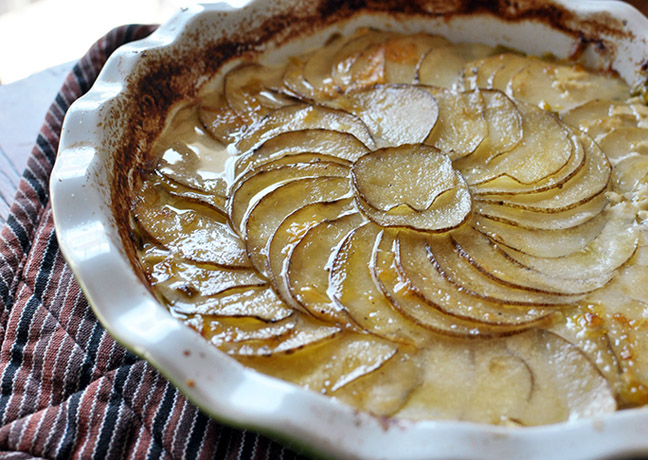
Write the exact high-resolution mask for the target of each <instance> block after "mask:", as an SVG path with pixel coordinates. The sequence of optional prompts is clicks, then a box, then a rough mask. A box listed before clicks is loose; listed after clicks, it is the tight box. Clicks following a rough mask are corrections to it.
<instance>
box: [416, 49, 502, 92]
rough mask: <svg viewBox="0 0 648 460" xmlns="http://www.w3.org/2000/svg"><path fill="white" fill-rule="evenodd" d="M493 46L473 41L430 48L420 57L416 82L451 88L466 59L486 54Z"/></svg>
mask: <svg viewBox="0 0 648 460" xmlns="http://www.w3.org/2000/svg"><path fill="white" fill-rule="evenodd" d="M492 52H493V48H491V47H490V46H486V45H481V44H474V43H462V44H457V45H449V46H442V47H437V48H432V49H431V50H430V51H428V52H427V53H426V54H425V56H423V58H422V59H421V61H420V63H419V66H418V68H417V70H416V80H415V81H416V83H420V84H423V85H430V86H440V87H441V88H448V89H451V88H452V87H453V86H454V85H455V82H456V80H457V76H458V75H459V74H460V72H461V70H462V69H463V68H464V66H465V65H466V63H467V62H468V61H472V60H474V59H479V58H482V57H485V56H488V55H489V54H491V53H492Z"/></svg>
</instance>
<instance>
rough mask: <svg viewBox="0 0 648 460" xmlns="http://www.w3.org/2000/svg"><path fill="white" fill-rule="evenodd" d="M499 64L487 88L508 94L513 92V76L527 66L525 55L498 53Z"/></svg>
mask: <svg viewBox="0 0 648 460" xmlns="http://www.w3.org/2000/svg"><path fill="white" fill-rule="evenodd" d="M500 56H501V57H499V58H498V63H499V64H500V65H499V67H498V68H497V70H496V71H495V74H494V75H493V76H492V77H491V78H490V84H489V88H491V89H498V90H500V91H502V92H504V93H506V94H508V95H509V96H510V95H511V94H512V93H513V89H512V88H511V86H512V81H513V78H514V77H515V76H516V75H517V74H518V73H520V72H521V71H522V70H523V69H524V68H525V67H526V66H527V57H526V56H522V55H519V54H514V53H505V54H502V55H500Z"/></svg>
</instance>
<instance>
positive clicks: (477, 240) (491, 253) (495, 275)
mask: <svg viewBox="0 0 648 460" xmlns="http://www.w3.org/2000/svg"><path fill="white" fill-rule="evenodd" d="M450 238H451V240H452V242H453V243H454V245H455V251H456V252H457V254H459V256H460V257H461V258H462V259H464V260H466V261H468V263H470V264H471V265H472V266H473V267H475V268H476V269H477V270H478V271H479V272H480V273H482V274H483V275H485V276H487V277H488V278H490V279H491V280H493V281H496V282H497V283H500V284H503V285H505V286H509V287H512V288H514V289H523V290H527V291H531V292H540V293H545V294H564V295H574V294H586V293H588V292H592V291H594V290H596V289H598V288H600V287H602V286H604V285H605V284H606V283H607V282H608V281H609V280H610V276H611V275H610V274H609V273H606V274H604V275H602V276H598V277H591V278H581V279H575V280H571V279H564V278H558V277H555V276H551V275H549V274H545V273H540V272H537V271H535V270H529V269H528V268H527V267H524V266H522V265H520V264H518V263H516V262H514V261H513V260H511V259H510V258H509V257H508V256H506V254H505V253H504V252H502V251H500V250H499V248H498V246H497V245H496V244H495V243H493V242H492V241H491V240H490V239H489V238H488V237H487V236H486V235H483V234H480V233H479V232H477V231H476V230H472V229H463V231H457V232H454V233H453V234H452V236H451V237H450ZM551 257H556V256H553V255H551Z"/></svg>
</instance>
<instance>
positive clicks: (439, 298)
mask: <svg viewBox="0 0 648 460" xmlns="http://www.w3.org/2000/svg"><path fill="white" fill-rule="evenodd" d="M426 241H427V239H426V238H425V237H422V236H421V235H416V234H410V233H405V232H403V233H401V234H400V235H399V236H398V239H397V240H396V246H395V253H396V259H395V261H396V264H397V267H398V269H399V271H400V272H401V273H402V276H403V279H404V280H405V282H406V283H407V288H408V289H409V291H410V292H411V293H412V295H415V296H417V297H418V298H419V299H421V301H422V302H423V305H422V306H416V305H415V304H414V305H409V306H408V305H401V307H402V308H403V309H404V310H406V311H407V313H408V314H409V315H410V316H411V317H415V318H418V319H419V320H420V321H422V322H425V321H426V316H427V315H428V314H429V310H430V309H432V310H439V311H441V312H443V313H445V314H448V315H450V316H452V317H454V318H457V319H459V320H462V321H469V322H471V323H473V324H475V325H476V326H481V327H482V328H485V327H488V328H490V330H491V331H493V332H500V333H506V332H509V333H510V332H514V331H522V330H525V329H529V328H531V327H536V326H538V325H542V324H544V323H547V322H548V320H549V319H550V318H551V316H553V314H552V311H550V310H548V309H542V308H526V307H524V308H523V307H518V306H515V305H510V304H507V303H504V302H494V301H490V300H487V299H484V298H478V297H475V296H473V295H471V294H470V293H468V292H467V291H465V290H464V289H460V288H458V286H457V285H455V284H453V283H452V282H450V281H449V280H448V279H447V278H445V277H444V276H443V275H442V274H441V272H440V271H439V270H438V269H437V267H435V266H434V264H433V263H432V262H431V261H430V258H429V257H428V251H427V247H426ZM411 307H415V308H411ZM486 330H488V329H486Z"/></svg>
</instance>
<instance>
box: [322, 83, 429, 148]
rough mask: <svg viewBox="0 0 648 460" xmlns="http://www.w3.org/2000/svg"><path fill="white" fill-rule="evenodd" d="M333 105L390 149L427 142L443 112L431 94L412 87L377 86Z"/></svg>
mask: <svg viewBox="0 0 648 460" xmlns="http://www.w3.org/2000/svg"><path fill="white" fill-rule="evenodd" d="M329 104H330V105H332V106H333V107H336V108H338V109H342V110H346V111H347V112H351V113H353V114H354V115H357V116H358V117H360V119H361V120H362V121H363V122H364V123H365V124H366V125H367V127H368V128H369V130H370V131H371V133H372V134H373V135H374V138H375V139H376V142H377V143H378V144H379V145H388V146H390V145H393V146H398V145H402V144H416V143H420V142H423V141H424V140H425V139H426V138H427V137H428V134H429V133H430V130H432V128H433V127H434V125H435V124H436V122H437V115H438V112H439V110H438V105H437V101H436V99H435V98H434V97H433V96H432V95H431V94H430V93H429V92H428V91H426V90H425V89H422V88H418V87H416V86H409V85H377V86H373V87H371V88H368V89H365V90H362V91H359V92H353V93H348V94H346V95H344V96H341V97H338V98H337V99H334V100H333V101H331V102H330V103H329Z"/></svg>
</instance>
